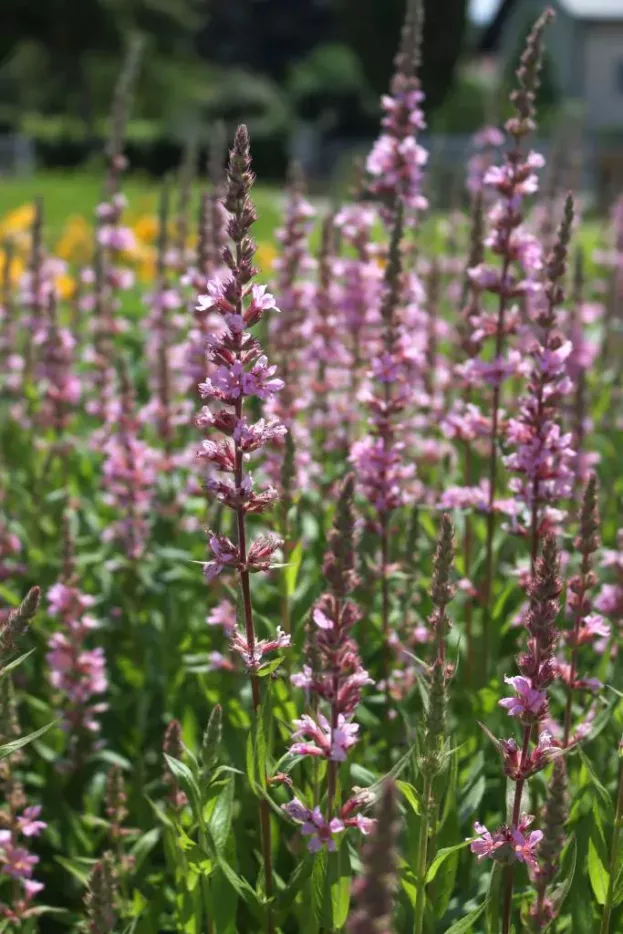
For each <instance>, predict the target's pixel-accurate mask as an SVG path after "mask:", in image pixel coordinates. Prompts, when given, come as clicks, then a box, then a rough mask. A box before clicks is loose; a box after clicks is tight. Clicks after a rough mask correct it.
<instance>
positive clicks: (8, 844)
mask: <svg viewBox="0 0 623 934" xmlns="http://www.w3.org/2000/svg"><path fill="white" fill-rule="evenodd" d="M40 597H41V591H40V589H39V587H33V588H32V589H31V590H29V592H28V593H27V595H26V597H25V598H24V600H23V601H22V603H21V604H20V605H19V606H18V607H17V608H16V609H14V610H12V611H11V612H10V613H9V614H8V616H7V617H6V619H4V620H3V621H2V624H1V625H0V658H1V659H2V662H6V661H8V659H9V656H10V654H11V653H12V652H13V650H14V648H15V645H16V643H17V641H18V640H19V639H20V638H21V637H22V635H23V634H24V632H25V631H26V630H27V628H28V627H29V625H30V623H31V622H32V620H33V619H34V616H35V614H36V612H37V610H38V608H39V602H40ZM20 734H21V730H20V726H19V720H18V716H17V704H16V700H15V694H14V692H13V684H12V681H11V677H10V675H9V674H8V673H7V672H2V677H1V678H0V745H4V744H5V743H9V742H12V741H14V740H16V739H19V737H20ZM24 761H25V755H24V752H23V750H21V749H17V750H15V752H13V753H12V755H11V756H7V757H5V758H4V759H3V760H2V761H1V762H0V797H1V800H2V807H1V808H0V880H2V879H3V878H4V879H5V880H6V879H10V880H11V898H10V899H9V900H8V902H7V903H5V904H3V905H2V906H0V914H1V915H3V916H4V918H6V919H7V920H8V922H9V923H10V924H12V925H15V928H16V929H19V928H21V926H22V924H23V923H25V924H28V919H29V918H33V917H36V914H37V909H36V906H34V905H33V900H34V898H35V896H36V895H37V894H38V893H39V892H40V891H41V890H42V889H43V883H41V882H38V881H37V880H36V879H33V871H34V868H35V866H36V865H37V863H38V862H39V857H38V856H36V855H35V854H34V853H31V852H30V850H29V843H30V840H31V839H34V838H35V837H38V836H39V834H40V833H41V832H42V831H43V830H45V828H46V827H47V824H46V823H45V822H44V821H41V820H39V815H40V813H41V807H40V806H39V805H29V804H28V799H27V797H26V792H25V789H24V785H23V783H22V781H21V780H20V777H19V772H18V770H19V767H20V765H23V764H24Z"/></svg>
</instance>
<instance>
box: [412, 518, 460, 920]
mask: <svg viewBox="0 0 623 934" xmlns="http://www.w3.org/2000/svg"><path fill="white" fill-rule="evenodd" d="M453 560H454V527H453V525H452V522H451V521H450V517H449V516H447V515H443V516H442V517H441V526H440V530H439V536H438V539H437V547H436V549H435V556H434V559H433V576H432V582H431V599H432V602H433V612H432V613H431V615H430V616H429V618H428V623H429V626H430V628H431V630H432V631H433V635H434V646H435V658H434V660H433V663H432V666H431V669H430V674H429V688H428V701H427V705H426V713H425V718H424V736H423V741H422V750H423V752H422V755H421V757H420V761H419V771H420V774H421V776H422V791H421V795H420V806H421V821H420V830H419V842H418V853H417V866H416V896H415V919H414V925H413V932H414V934H422V931H423V930H424V914H425V908H426V875H427V872H428V868H429V865H430V863H431V862H432V859H431V856H434V852H433V850H434V847H433V846H431V843H432V841H433V840H434V838H435V836H436V823H437V819H438V816H437V815H438V808H439V789H438V782H437V781H436V780H437V778H438V776H439V773H440V772H441V769H442V767H443V763H444V758H445V755H444V753H445V751H446V741H447V724H446V719H447V706H448V701H447V682H448V679H449V677H450V675H451V673H452V666H451V665H449V664H448V662H447V660H446V643H447V638H448V631H449V628H450V626H451V620H450V618H449V616H448V613H447V606H448V603H450V601H451V600H452V598H453V596H454V594H455V588H454V586H453V584H452V581H451V572H452V564H453Z"/></svg>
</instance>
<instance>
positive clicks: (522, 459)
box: [506, 196, 575, 560]
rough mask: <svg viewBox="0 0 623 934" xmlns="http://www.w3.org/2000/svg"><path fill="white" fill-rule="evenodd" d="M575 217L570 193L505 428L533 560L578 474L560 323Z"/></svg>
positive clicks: (520, 522)
mask: <svg viewBox="0 0 623 934" xmlns="http://www.w3.org/2000/svg"><path fill="white" fill-rule="evenodd" d="M572 221H573V201H572V199H571V196H569V198H568V199H567V203H566V207H565V216H564V219H563V221H562V223H561V225H560V231H559V234H558V239H557V242H556V243H555V245H554V248H553V250H552V253H551V256H550V258H549V260H548V263H547V270H546V272H547V283H546V287H545V301H544V303H543V305H542V307H541V308H540V310H539V311H538V313H537V319H536V325H535V326H536V328H537V329H538V330H537V335H536V336H535V340H534V344H533V346H532V348H531V354H532V359H533V369H532V374H531V377H530V383H529V385H528V390H527V393H526V396H525V397H524V399H523V400H522V402H521V405H520V410H519V414H518V415H517V417H516V418H512V419H510V420H509V423H508V427H507V431H506V437H507V440H508V442H509V443H510V444H512V445H514V446H515V447H516V450H515V451H514V452H513V453H512V454H511V455H510V456H509V457H507V458H506V466H507V467H508V468H509V469H510V470H512V471H515V472H516V473H518V474H519V475H520V476H519V477H518V478H515V479H513V480H512V481H511V484H510V486H511V489H512V491H513V492H514V494H515V496H516V497H517V499H518V500H519V502H520V503H521V504H522V506H523V507H524V509H525V511H526V513H527V518H522V516H521V515H520V516H515V517H514V518H515V523H516V526H517V527H518V528H519V529H521V530H523V531H524V532H528V531H529V532H530V535H531V539H532V556H533V560H534V555H535V552H536V547H537V541H538V539H539V538H540V537H541V536H542V535H544V534H546V533H547V532H551V531H555V530H556V529H557V524H558V523H559V522H560V519H561V518H562V517H563V516H564V513H563V512H561V510H560V508H557V507H559V505H560V502H561V500H564V499H566V498H567V497H568V496H569V495H570V493H571V491H572V489H573V482H574V479H575V474H574V471H573V469H572V465H573V460H574V457H575V453H574V451H573V450H572V448H571V440H572V438H571V434H569V433H563V431H562V430H561V427H560V424H559V421H558V418H557V416H558V408H559V404H560V400H561V398H562V397H563V396H564V395H565V394H566V393H568V392H569V389H570V381H569V377H568V375H567V366H566V361H567V358H568V357H569V354H570V353H571V351H572V345H571V343H570V341H565V340H564V338H563V337H562V335H561V334H560V332H559V331H558V330H557V329H556V327H555V325H556V308H557V306H558V305H559V304H560V302H561V301H562V298H563V290H562V286H561V284H560V283H561V282H562V280H563V278H564V275H565V271H566V262H565V261H566V256H567V246H568V243H569V237H570V235H571V224H572Z"/></svg>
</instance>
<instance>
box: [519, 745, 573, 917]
mask: <svg viewBox="0 0 623 934" xmlns="http://www.w3.org/2000/svg"><path fill="white" fill-rule="evenodd" d="M568 810H569V805H568V780H567V768H566V765H565V760H564V759H562V758H558V759H555V760H554V765H553V769H552V778H551V781H550V783H549V785H548V792H547V799H546V801H545V805H544V807H543V811H542V814H541V826H542V828H543V830H542V833H543V836H542V838H541V841H540V843H539V844H538V847H537V851H536V857H537V865H536V867H533V868H532V871H531V878H532V881H533V883H534V887H535V889H536V898H535V900H534V902H533V904H532V905H531V907H530V914H529V917H528V924H529V927H530V930H532V931H534V932H535V934H537V932H538V931H543V930H544V929H545V928H546V927H548V925H549V924H551V922H552V921H553V920H554V918H555V917H556V915H557V911H558V907H559V906H558V904H557V901H556V899H555V897H553V895H554V893H550V892H548V887H549V885H550V884H551V882H552V880H553V879H554V877H555V876H556V873H557V871H558V868H559V865H560V855H561V853H562V849H563V846H564V843H565V822H566V820H567V814H568Z"/></svg>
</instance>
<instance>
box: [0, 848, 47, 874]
mask: <svg viewBox="0 0 623 934" xmlns="http://www.w3.org/2000/svg"><path fill="white" fill-rule="evenodd" d="M0 861H1V862H2V864H3V865H2V872H5V873H6V874H7V876H11V877H12V878H13V879H28V878H30V876H31V875H32V871H33V869H34V868H35V866H36V865H37V863H38V862H39V857H38V856H35V855H34V854H33V853H29V852H28V850H26V849H24V847H21V846H16V847H14V846H11V845H9V846H7V847H5V849H4V850H2V852H0Z"/></svg>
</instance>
